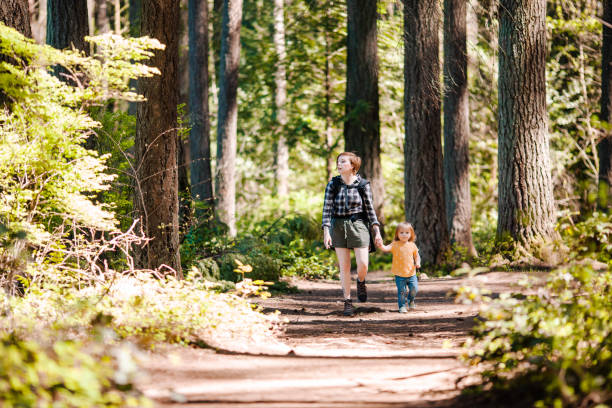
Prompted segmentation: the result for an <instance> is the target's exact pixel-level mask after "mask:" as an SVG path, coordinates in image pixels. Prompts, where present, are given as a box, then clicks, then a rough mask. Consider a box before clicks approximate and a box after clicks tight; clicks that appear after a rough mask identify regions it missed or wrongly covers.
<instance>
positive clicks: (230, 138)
mask: <svg viewBox="0 0 612 408" xmlns="http://www.w3.org/2000/svg"><path fill="white" fill-rule="evenodd" d="M241 25H242V0H225V1H224V4H223V23H222V32H221V59H220V62H219V104H218V106H219V112H218V115H217V175H216V181H215V187H216V188H215V191H216V193H217V199H218V201H217V214H218V216H219V219H220V220H221V221H222V222H223V223H225V224H226V225H227V226H228V228H229V234H230V236H235V235H236V169H235V167H236V130H237V129H236V127H237V121H238V103H237V93H238V67H239V65H238V64H239V62H240V27H241Z"/></svg>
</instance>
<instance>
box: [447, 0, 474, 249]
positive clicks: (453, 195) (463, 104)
mask: <svg viewBox="0 0 612 408" xmlns="http://www.w3.org/2000/svg"><path fill="white" fill-rule="evenodd" d="M466 6H467V1H466V0H445V1H444V187H445V189H444V191H445V194H446V203H445V204H446V221H447V223H448V228H449V235H450V240H451V243H453V244H455V245H456V246H458V247H462V248H463V249H464V250H465V251H466V252H467V254H468V255H470V256H476V249H475V248H474V244H473V242H472V200H471V197H470V174H469V138H470V126H469V105H468V103H469V102H468V81H467V66H468V55H467V43H466V35H467V31H466V28H467V26H466V16H467V14H466V12H467V7H466Z"/></svg>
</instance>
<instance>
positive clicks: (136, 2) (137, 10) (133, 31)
mask: <svg viewBox="0 0 612 408" xmlns="http://www.w3.org/2000/svg"><path fill="white" fill-rule="evenodd" d="M129 15H130V17H129V21H130V37H140V21H141V17H142V0H129ZM130 87H132V88H137V87H138V80H136V79H130ZM137 110H138V104H137V103H136V102H130V103H129V104H128V113H129V114H130V115H136V111H137Z"/></svg>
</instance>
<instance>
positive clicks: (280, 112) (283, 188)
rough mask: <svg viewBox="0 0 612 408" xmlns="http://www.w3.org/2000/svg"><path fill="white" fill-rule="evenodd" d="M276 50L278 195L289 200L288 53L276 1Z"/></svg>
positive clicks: (280, 9) (280, 3) (279, 3)
mask: <svg viewBox="0 0 612 408" xmlns="http://www.w3.org/2000/svg"><path fill="white" fill-rule="evenodd" d="M274 50H275V51H276V57H277V59H278V61H277V63H276V71H275V72H274V82H275V84H276V90H275V95H274V102H275V104H276V122H277V129H276V135H277V143H276V194H277V196H278V197H280V198H281V199H283V200H285V201H286V200H287V199H288V198H287V193H288V192H289V146H288V145H287V138H286V136H285V131H286V128H285V127H286V125H287V108H286V106H285V104H286V102H287V69H286V66H285V64H286V60H287V53H286V51H285V11H284V0H274Z"/></svg>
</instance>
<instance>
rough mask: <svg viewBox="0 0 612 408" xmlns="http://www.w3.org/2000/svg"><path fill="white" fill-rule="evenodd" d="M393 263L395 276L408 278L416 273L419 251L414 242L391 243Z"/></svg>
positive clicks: (392, 269) (392, 268)
mask: <svg viewBox="0 0 612 408" xmlns="http://www.w3.org/2000/svg"><path fill="white" fill-rule="evenodd" d="M391 253H392V254H393V261H392V263H391V272H393V274H394V275H397V276H401V277H403V278H408V277H410V276H412V275H414V274H415V273H416V266H415V263H416V259H417V256H418V254H419V250H418V248H417V246H416V245H415V243H414V242H410V241H408V242H402V241H393V242H392V243H391Z"/></svg>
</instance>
